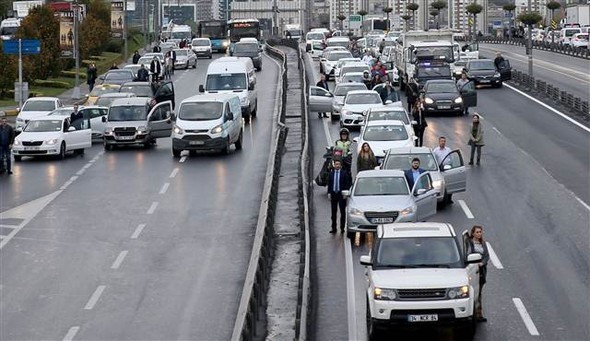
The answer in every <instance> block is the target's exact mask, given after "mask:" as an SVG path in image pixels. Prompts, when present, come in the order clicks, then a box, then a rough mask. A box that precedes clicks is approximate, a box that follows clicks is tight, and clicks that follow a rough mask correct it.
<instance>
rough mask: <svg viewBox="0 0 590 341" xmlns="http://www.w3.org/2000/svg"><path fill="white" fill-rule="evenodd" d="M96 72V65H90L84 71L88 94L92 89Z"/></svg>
mask: <svg viewBox="0 0 590 341" xmlns="http://www.w3.org/2000/svg"><path fill="white" fill-rule="evenodd" d="M97 72H98V71H97V70H96V65H94V63H91V64H90V65H89V66H88V69H87V70H86V84H88V92H92V89H94V84H95V83H96V78H97Z"/></svg>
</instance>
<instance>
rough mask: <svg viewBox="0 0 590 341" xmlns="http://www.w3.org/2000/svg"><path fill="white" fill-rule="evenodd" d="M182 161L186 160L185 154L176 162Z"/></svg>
mask: <svg viewBox="0 0 590 341" xmlns="http://www.w3.org/2000/svg"><path fill="white" fill-rule="evenodd" d="M184 161H186V155H185V156H183V157H181V158H180V160H179V161H178V162H180V163H184Z"/></svg>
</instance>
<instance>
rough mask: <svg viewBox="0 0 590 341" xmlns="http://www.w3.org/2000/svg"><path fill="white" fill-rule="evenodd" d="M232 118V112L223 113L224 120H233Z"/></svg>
mask: <svg viewBox="0 0 590 341" xmlns="http://www.w3.org/2000/svg"><path fill="white" fill-rule="evenodd" d="M233 120H234V114H233V113H232V112H231V111H230V112H228V113H227V114H225V121H226V122H227V121H233Z"/></svg>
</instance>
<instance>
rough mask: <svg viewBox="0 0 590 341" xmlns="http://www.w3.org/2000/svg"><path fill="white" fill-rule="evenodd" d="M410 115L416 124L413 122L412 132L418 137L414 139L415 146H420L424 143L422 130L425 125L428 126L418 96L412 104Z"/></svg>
mask: <svg viewBox="0 0 590 341" xmlns="http://www.w3.org/2000/svg"><path fill="white" fill-rule="evenodd" d="M412 116H413V118H414V121H416V124H414V134H415V135H416V137H417V138H418V139H417V140H416V147H422V144H423V143H424V131H425V130H426V127H428V123H427V122H426V117H425V116H424V110H423V107H422V101H421V100H420V98H416V101H415V102H414V105H413V106H412Z"/></svg>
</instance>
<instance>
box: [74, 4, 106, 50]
mask: <svg viewBox="0 0 590 341" xmlns="http://www.w3.org/2000/svg"><path fill="white" fill-rule="evenodd" d="M110 30H111V26H110V25H107V24H105V23H104V21H102V20H101V19H99V18H97V17H96V16H95V15H94V13H89V14H88V15H87V16H86V18H84V21H82V23H80V43H79V47H80V56H81V57H82V59H86V58H88V57H89V56H94V55H99V54H100V53H101V52H103V51H104V49H105V47H106V45H107V44H108V42H109V36H110Z"/></svg>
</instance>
